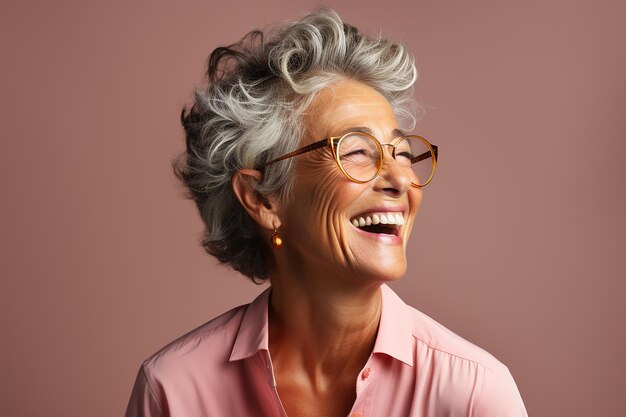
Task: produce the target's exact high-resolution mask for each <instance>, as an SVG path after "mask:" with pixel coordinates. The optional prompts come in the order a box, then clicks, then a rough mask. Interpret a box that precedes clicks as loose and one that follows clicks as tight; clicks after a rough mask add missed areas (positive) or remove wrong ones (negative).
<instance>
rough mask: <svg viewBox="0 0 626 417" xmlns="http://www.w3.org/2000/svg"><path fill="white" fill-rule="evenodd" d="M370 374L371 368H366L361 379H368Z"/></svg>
mask: <svg viewBox="0 0 626 417" xmlns="http://www.w3.org/2000/svg"><path fill="white" fill-rule="evenodd" d="M369 376H370V368H365V369H364V370H363V373H362V374H361V379H362V380H366V379H367V378H369Z"/></svg>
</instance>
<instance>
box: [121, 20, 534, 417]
mask: <svg viewBox="0 0 626 417" xmlns="http://www.w3.org/2000/svg"><path fill="white" fill-rule="evenodd" d="M208 78H209V85H208V87H207V88H206V89H204V90H200V91H197V93H196V95H195V103H194V104H193V106H192V107H191V109H190V110H188V111H183V115H182V123H183V125H184V127H185V132H186V141H187V150H186V152H185V154H184V155H183V156H182V157H181V158H180V159H179V160H178V162H177V163H175V168H176V172H177V174H178V176H179V177H180V178H181V179H182V181H183V182H184V184H185V185H186V187H187V188H188V190H189V192H190V195H191V197H192V198H193V199H194V201H195V202H196V204H197V206H198V209H199V212H200V215H201V216H202V219H203V221H204V223H205V225H206V234H205V238H204V240H203V245H204V247H205V248H206V250H207V251H208V252H209V253H210V254H212V255H214V256H215V257H217V259H219V260H220V261H221V262H223V263H227V264H229V265H230V266H232V267H233V268H234V269H235V270H237V271H240V272H241V273H242V274H244V275H246V276H248V277H249V278H250V279H252V280H254V281H265V280H269V281H270V282H271V287H270V288H268V289H267V290H266V291H265V292H263V293H262V294H261V295H260V296H259V297H258V298H257V299H256V300H254V301H253V302H252V303H251V304H248V305H245V306H241V307H238V308H235V309H233V310H231V311H229V312H227V313H225V314H223V315H221V316H220V317H218V318H216V319H213V320H211V321H209V322H208V323H206V324H205V325H203V326H201V327H199V328H198V329H196V330H193V331H192V332H190V333H188V334H187V335H185V336H182V337H181V338H179V339H178V340H176V341H174V342H173V343H171V344H169V345H168V346H166V347H165V348H163V349H162V350H160V351H159V352H157V353H156V354H154V355H153V356H152V357H150V358H149V359H147V360H146V361H145V362H144V363H143V366H142V367H141V369H140V371H139V374H138V376H137V380H136V383H135V387H134V390H133V392H132V396H131V399H130V403H129V405H128V410H127V413H126V415H127V417H131V416H171V417H200V416H221V417H224V416H232V417H247V416H249V417H252V416H289V417H295V416H346V415H351V416H378V417H383V416H384V417H395V416H420V417H426V416H429V417H436V416H437V417H439V416H476V417H479V416H480V417H488V416H489V417H491V416H492V417H507V416H510V417H513V416H515V417H518V416H519V417H521V416H525V415H526V411H525V409H524V405H523V402H522V400H521V398H520V395H519V392H518V390H517V388H516V386H515V383H514V381H513V379H512V377H511V374H510V373H509V371H508V369H507V368H506V367H505V366H504V365H503V364H502V363H500V362H499V361H498V360H497V359H495V358H494V357H493V356H491V355H490V354H488V353H487V352H485V351H484V350H482V349H480V348H478V347H476V346H474V345H472V344H471V343H469V342H467V341H465V340H464V339H462V338H460V337H459V336H457V335H455V334H454V333H452V332H450V331H449V330H447V329H445V328H444V327H443V326H441V325H440V324H438V323H436V322H435V321H433V320H432V319H430V318H429V317H427V316H426V315H424V314H423V313H420V312H419V311H417V310H415V309H413V308H411V307H409V306H407V305H406V304H404V303H403V302H402V300H401V299H400V298H399V297H398V296H397V295H396V294H394V292H393V291H392V290H391V289H390V288H389V287H388V286H387V285H386V283H387V282H391V281H395V280H398V279H400V278H401V277H402V276H403V275H404V273H405V270H406V255H405V249H406V245H407V241H408V239H409V235H410V232H411V228H412V226H413V221H414V218H415V214H416V212H417V209H418V207H419V205H420V202H421V200H422V191H423V187H424V186H426V185H427V184H429V183H430V182H431V180H432V178H433V174H434V172H435V168H436V165H437V155H438V152H437V147H436V146H435V145H432V144H430V143H429V142H428V141H427V140H426V139H424V138H422V137H420V136H417V135H414V134H411V133H409V132H408V130H409V129H411V128H412V127H413V125H414V120H415V119H414V117H413V116H412V110H411V103H412V100H411V96H412V88H413V87H412V86H413V83H414V82H415V79H416V70H415V67H414V64H413V59H412V58H411V56H410V55H409V54H408V53H407V52H406V50H405V49H404V48H403V47H402V46H401V45H399V44H397V43H392V42H390V41H388V40H385V39H383V38H375V39H373V38H369V37H366V36H364V35H362V34H360V33H359V32H358V31H357V29H356V28H355V27H353V26H350V25H348V24H345V23H343V22H342V21H341V20H340V18H339V16H337V14H335V13H334V12H332V11H321V12H318V13H313V14H311V15H309V16H306V17H305V18H304V19H302V20H301V21H299V22H298V23H295V24H293V25H290V26H288V27H286V28H283V29H282V30H280V31H277V32H275V33H273V34H272V35H271V36H270V37H269V38H266V37H264V35H263V34H262V33H261V32H257V31H255V32H252V33H250V34H248V35H247V36H246V37H244V38H243V40H241V41H240V42H238V43H236V44H234V45H232V46H230V47H227V48H217V49H216V50H215V51H214V52H213V53H212V54H211V57H210V60H209V69H208ZM407 125H408V126H407Z"/></svg>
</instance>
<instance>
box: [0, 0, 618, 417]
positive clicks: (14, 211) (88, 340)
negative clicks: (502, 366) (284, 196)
mask: <svg viewBox="0 0 626 417" xmlns="http://www.w3.org/2000/svg"><path fill="white" fill-rule="evenodd" d="M255 4H257V3H256V2H252V1H248V2H245V3H242V2H238V1H225V2H219V5H212V4H211V3H209V2H198V1H196V2H192V1H179V2H172V1H144V2H138V1H125V2H121V1H107V2H104V1H103V2H85V1H75V2H69V1H66V2H44V1H39V2H35V1H24V2H17V1H10V2H9V1H3V2H2V4H1V5H0V31H1V33H0V34H1V36H0V43H1V45H2V64H1V71H2V75H1V78H0V79H1V82H2V90H1V91H2V94H1V102H2V104H1V106H2V109H1V111H0V117H1V119H2V120H1V122H2V140H1V142H0V162H1V163H0V170H1V178H2V188H1V190H2V205H1V213H2V216H1V217H0V227H1V229H0V236H1V238H0V239H1V240H0V242H1V243H0V244H1V246H0V256H1V260H2V261H1V263H0V276H1V277H2V289H1V291H0V312H1V320H2V321H1V325H2V339H1V340H2V341H1V343H0V349H1V351H0V353H1V354H0V361H1V362H0V369H1V371H0V378H1V383H2V386H1V387H0V404H2V409H3V410H2V415H4V416H12V417H21V416H39V415H47V416H65V417H74V416H76V417H78V416H88V415H89V416H92V415H93V416H109V415H110V416H114V415H122V414H123V412H124V410H125V407H126V402H127V400H128V397H129V394H130V389H131V386H132V383H133V380H134V377H135V373H136V371H137V369H138V367H139V365H140V363H141V361H142V360H143V359H144V358H146V357H147V356H148V355H150V354H151V353H152V352H154V351H155V350H157V349H158V348H160V347H161V346H163V345H164V344H165V343H167V342H169V341H170V340H172V339H174V338H175V337H177V336H179V335H181V334H182V333H184V332H186V331H188V330H190V329H192V328H194V327H196V326H198V325H200V324H202V323H204V322H205V321H207V320H209V319H210V318H212V317H214V316H215V315H217V314H219V313H220V312H223V311H225V310H227V309H229V308H231V307H233V306H236V305H238V304H241V303H245V302H248V301H249V300H251V299H252V298H253V297H254V296H255V295H256V294H257V293H259V292H260V291H261V289H262V288H261V287H257V286H255V285H253V284H251V283H249V282H247V281H246V280H244V279H243V278H241V277H238V276H237V275H236V274H234V273H231V272H229V271H228V270H227V269H225V268H223V267H220V266H217V265H216V261H214V260H213V259H212V258H210V257H208V256H207V255H205V254H204V253H203V251H202V249H201V248H200V247H199V245H198V240H199V238H200V232H201V224H200V221H199V219H198V217H197V215H196V212H195V208H194V207H193V205H192V203H191V202H190V201H187V200H184V199H183V198H182V192H181V190H180V188H179V187H178V186H177V184H176V181H175V179H174V176H173V175H172V172H171V169H170V165H169V162H170V159H171V158H172V157H174V156H175V155H177V154H178V153H179V152H180V151H181V150H182V149H183V137H182V131H181V127H180V126H179V123H178V115H179V112H180V109H181V107H182V106H183V104H185V103H188V102H189V98H190V94H191V91H192V88H193V87H194V86H195V85H196V84H197V83H198V82H199V81H200V79H201V77H202V71H203V66H204V63H205V60H206V57H207V56H208V54H209V52H210V51H211V50H212V49H213V48H214V47H216V46H219V45H224V44H228V43H231V42H233V41H235V40H237V39H239V38H240V37H241V36H242V35H243V34H245V33H246V32H247V31H249V30H251V29H253V28H255V27H259V26H263V25H265V24H268V23H270V22H273V21H276V20H294V19H297V18H299V17H300V16H302V15H303V14H304V13H305V12H307V11H310V10H312V9H313V8H314V7H315V6H316V5H317V3H314V2H307V1H299V2H294V1H287V0H283V1H277V2H273V3H272V4H271V5H270V4H267V5H263V6H258V5H257V6H255ZM327 4H328V5H329V6H331V7H334V8H335V9H336V10H337V11H339V12H340V13H341V14H342V16H343V17H344V18H345V19H346V20H347V21H349V22H352V23H354V24H356V25H357V26H359V27H360V28H362V29H364V30H366V31H368V32H369V33H372V34H377V33H378V31H379V30H380V29H381V28H382V30H383V32H384V33H385V34H386V35H387V36H388V37H391V38H393V39H397V40H401V41H403V42H404V43H405V44H406V45H407V46H408V47H409V49H410V50H411V51H413V52H414V54H415V55H416V57H417V64H418V69H419V70H420V73H421V76H420V79H419V81H418V87H417V91H416V96H417V97H418V99H419V100H420V101H421V102H422V103H424V104H425V105H426V106H427V108H428V110H427V114H426V117H425V119H424V120H423V122H421V123H420V124H419V126H418V129H417V130H418V131H419V132H420V133H421V134H423V135H424V136H426V137H428V138H430V139H431V140H432V142H434V143H436V144H438V145H439V146H440V150H441V161H440V166H439V171H438V173H437V175H436V177H435V180H434V182H433V184H432V185H431V186H430V187H429V188H428V189H427V190H426V191H425V197H424V198H425V199H424V203H423V206H422V208H421V211H420V213H419V215H418V218H417V225H416V228H415V230H414V233H413V240H412V242H411V245H410V254H409V256H410V262H411V266H410V270H409V272H408V274H407V277H406V278H405V279H404V280H403V281H401V282H400V283H399V284H397V285H395V286H394V287H395V289H396V290H397V291H398V292H399V293H400V295H401V296H402V297H403V298H404V299H405V300H406V301H407V302H408V303H410V304H412V305H413V306H416V307H417V308H419V309H421V310H422V311H424V312H425V313H427V314H429V315H431V316H432V317H434V318H435V319H437V320H439V321H440V322H442V323H443V324H444V325H446V326H447V327H449V328H450V329H452V330H453V331H455V332H457V333H459V334H461V335H462V336H464V337H465V338H467V339H469V340H470V341H472V342H474V343H476V344H478V345H480V346H482V347H484V348H485V349H487V350H489V351H490V352H491V353H493V354H494V355H495V356H496V357H498V358H499V359H501V360H502V361H503V362H505V363H506V364H507V365H508V366H509V368H510V369H511V371H512V373H513V375H514V377H515V379H516V381H517V384H518V387H519V389H520V391H521V393H522V396H523V398H524V400H525V402H526V406H527V408H528V411H529V413H530V415H531V416H568V417H573V416H604V417H609V416H614V417H617V416H624V415H626V400H625V398H626V397H625V396H624V390H625V388H626V384H625V383H624V375H626V359H625V357H624V356H625V353H626V336H625V331H624V328H625V326H624V323H623V321H624V320H623V318H624V317H625V313H626V307H625V304H624V295H625V294H626V291H625V290H626V284H625V278H626V273H625V272H626V268H625V258H626V254H625V253H624V247H625V245H624V236H625V232H626V230H625V222H624V214H625V213H626V197H625V192H624V190H625V186H624V180H625V175H624V174H625V168H624V166H625V164H624V160H625V155H626V140H625V139H626V138H625V137H624V131H625V128H626V122H625V121H626V117H625V116H624V113H625V111H626V78H625V74H626V47H625V45H624V40H625V39H626V30H625V28H626V24H625V23H624V22H625V21H626V19H625V18H626V6H625V5H626V3H624V2H623V1H595V2H591V1H589V2H580V1H566V0H549V1H525V2H520V1H496V0H475V1H471V2H470V1H467V2H466V1H442V0H424V1H418V0H412V1H405V2H400V1H390V0H386V1H378V2H372V4H363V2H362V1H345V2H334V3H333V2H329V3H327Z"/></svg>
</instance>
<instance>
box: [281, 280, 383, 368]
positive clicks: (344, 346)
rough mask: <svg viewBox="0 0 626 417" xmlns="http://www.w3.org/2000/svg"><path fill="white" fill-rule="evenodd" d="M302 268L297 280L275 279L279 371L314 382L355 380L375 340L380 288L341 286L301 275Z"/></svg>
mask: <svg viewBox="0 0 626 417" xmlns="http://www.w3.org/2000/svg"><path fill="white" fill-rule="evenodd" d="M299 269H300V271H299V272H298V275H290V276H288V275H287V274H285V273H280V271H278V273H275V274H273V275H272V295H271V299H270V310H269V319H270V320H269V324H270V354H271V355H272V361H273V362H274V365H275V367H276V368H277V369H279V370H280V368H283V369H292V370H293V369H300V370H301V371H302V372H304V373H305V374H306V375H307V376H308V377H310V378H311V379H312V380H320V379H322V378H323V379H327V380H328V379H331V380H332V379H337V378H339V377H340V376H342V375H343V376H346V375H352V376H353V375H355V374H356V373H358V372H359V371H360V370H361V368H362V367H363V366H364V365H365V362H366V361H367V359H368V357H369V355H370V353H371V351H372V349H373V347H374V342H375V340H376V334H377V330H378V322H379V319H380V313H381V293H380V288H379V287H380V284H376V285H374V284H371V285H370V286H369V287H363V286H360V287H358V288H355V287H354V286H349V287H346V286H343V287H340V286H338V285H336V283H337V282H340V281H341V280H338V279H337V280H332V279H330V280H329V279H328V276H325V277H313V276H310V275H309V276H307V275H306V274H304V276H303V274H302V268H299ZM333 284H335V285H333Z"/></svg>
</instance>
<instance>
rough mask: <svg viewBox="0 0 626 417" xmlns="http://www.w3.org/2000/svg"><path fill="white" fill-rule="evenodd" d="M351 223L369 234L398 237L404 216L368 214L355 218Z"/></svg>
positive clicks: (396, 214)
mask: <svg viewBox="0 0 626 417" xmlns="http://www.w3.org/2000/svg"><path fill="white" fill-rule="evenodd" d="M350 223H352V225H353V226H354V227H358V228H359V229H361V230H363V231H365V232H368V233H376V234H385V235H393V236H398V235H399V234H400V227H401V226H402V225H403V224H404V216H403V215H402V213H401V212H394V213H389V212H386V213H368V214H363V215H359V216H356V217H353V218H352V219H351V220H350Z"/></svg>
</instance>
